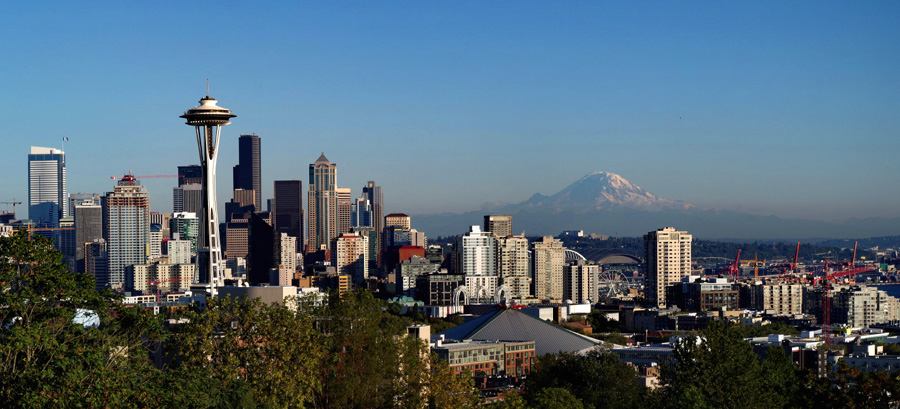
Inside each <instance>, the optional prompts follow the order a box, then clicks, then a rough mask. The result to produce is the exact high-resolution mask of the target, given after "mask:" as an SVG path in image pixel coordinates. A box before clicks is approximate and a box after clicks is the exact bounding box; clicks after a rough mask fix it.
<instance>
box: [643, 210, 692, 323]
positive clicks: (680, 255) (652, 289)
mask: <svg viewBox="0 0 900 409" xmlns="http://www.w3.org/2000/svg"><path fill="white" fill-rule="evenodd" d="M691 240H692V236H691V235H690V234H688V233H687V232H686V231H677V230H675V228H674V227H665V228H662V229H659V230H656V231H651V232H649V233H647V234H646V235H644V299H645V300H646V302H647V303H649V304H652V305H656V306H657V307H659V308H665V307H666V286H668V285H671V284H675V283H679V282H681V279H682V278H684V277H686V276H688V275H690V274H691Z"/></svg>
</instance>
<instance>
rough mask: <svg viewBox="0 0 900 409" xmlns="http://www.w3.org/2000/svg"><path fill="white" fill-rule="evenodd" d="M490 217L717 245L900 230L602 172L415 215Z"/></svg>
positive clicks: (458, 221) (430, 230) (886, 222)
mask: <svg viewBox="0 0 900 409" xmlns="http://www.w3.org/2000/svg"><path fill="white" fill-rule="evenodd" d="M485 214H509V215H512V216H513V232H514V233H516V234H518V233H521V232H523V231H524V232H525V233H526V234H528V235H556V234H559V233H560V232H561V231H563V230H584V232H585V234H590V233H599V234H607V235H616V234H618V235H620V236H639V235H643V234H645V233H647V232H648V231H651V230H655V229H658V228H661V227H665V226H673V227H676V228H678V229H680V230H687V231H689V232H691V233H692V234H694V236H695V237H698V238H710V239H716V238H734V239H787V238H790V239H798V238H819V239H823V238H853V237H857V238H863V237H873V236H888V235H895V234H897V232H900V219H897V218H894V219H886V218H869V219H855V220H851V221H848V222H845V223H829V222H822V221H816V220H807V219H784V218H780V217H776V216H760V215H753V214H747V213H739V212H733V211H726V210H716V209H706V208H701V207H699V206H696V205H693V204H690V203H685V202H682V201H674V200H668V199H663V198H660V197H657V196H655V195H653V194H652V193H650V192H647V191H646V190H644V189H642V188H641V187H639V186H637V185H635V184H633V183H631V182H629V181H628V180H627V179H625V178H624V177H622V176H620V175H617V174H615V173H611V172H603V171H597V172H591V173H588V174H587V175H585V176H584V177H582V178H580V179H579V180H577V181H575V182H573V183H572V184H570V185H568V186H566V187H565V188H563V189H562V190H560V191H559V192H558V193H556V194H554V195H551V196H545V195H542V194H540V193H536V194H534V195H533V196H532V197H530V198H529V199H528V200H525V201H523V202H520V203H517V204H509V205H499V206H492V207H491V208H490V210H480V211H472V212H466V213H462V214H456V213H442V214H432V215H414V216H413V217H412V224H413V226H414V227H415V228H416V229H417V230H419V231H423V232H425V233H426V234H428V235H429V236H450V235H457V234H462V233H464V232H465V231H467V229H468V226H470V225H481V224H482V221H483V216H484V215H485Z"/></svg>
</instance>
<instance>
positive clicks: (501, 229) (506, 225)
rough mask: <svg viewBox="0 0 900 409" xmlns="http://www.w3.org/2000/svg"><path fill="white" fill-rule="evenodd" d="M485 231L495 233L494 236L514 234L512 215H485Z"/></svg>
mask: <svg viewBox="0 0 900 409" xmlns="http://www.w3.org/2000/svg"><path fill="white" fill-rule="evenodd" d="M484 231H488V232H491V233H493V234H494V237H507V236H512V216H510V215H485V216H484Z"/></svg>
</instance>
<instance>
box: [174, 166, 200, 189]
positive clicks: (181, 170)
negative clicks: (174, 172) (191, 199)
mask: <svg viewBox="0 0 900 409" xmlns="http://www.w3.org/2000/svg"><path fill="white" fill-rule="evenodd" d="M201 183H203V167H202V166H200V165H187V166H179V167H178V186H184V185H190V184H198V185H199V184H201Z"/></svg>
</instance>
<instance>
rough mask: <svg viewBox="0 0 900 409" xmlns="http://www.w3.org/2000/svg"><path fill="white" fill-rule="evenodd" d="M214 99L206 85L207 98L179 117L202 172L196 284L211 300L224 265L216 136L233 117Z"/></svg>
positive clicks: (218, 284) (219, 284) (221, 277)
mask: <svg viewBox="0 0 900 409" xmlns="http://www.w3.org/2000/svg"><path fill="white" fill-rule="evenodd" d="M216 102H217V101H216V99H215V98H213V97H211V96H209V82H208V81H207V83H206V96H205V97H203V98H201V99H200V105H199V106H197V107H195V108H192V109H189V110H187V111H185V112H184V115H181V116H180V117H181V118H184V119H185V124H187V125H190V126H193V127H194V129H196V131H197V149H199V150H200V166H201V167H202V168H203V178H202V186H203V190H202V191H203V200H202V206H203V215H202V216H201V218H200V222H201V223H203V226H206V234H204V235H203V237H200V243H198V246H197V249H198V251H197V269H198V271H199V282H200V283H202V284H207V288H208V290H209V293H210V295H211V296H215V295H216V293H217V291H216V288H217V287H219V286H222V285H223V284H224V282H223V280H224V276H223V270H224V267H225V266H224V262H223V261H222V245H221V243H220V241H219V217H218V210H217V209H218V205H217V203H216V160H217V158H218V156H219V149H218V148H219V135H220V134H221V132H222V126H224V125H228V124H230V123H231V118H234V117H235V116H236V115H234V114H232V113H231V110H229V109H227V108H223V107H220V106H217V105H216Z"/></svg>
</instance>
